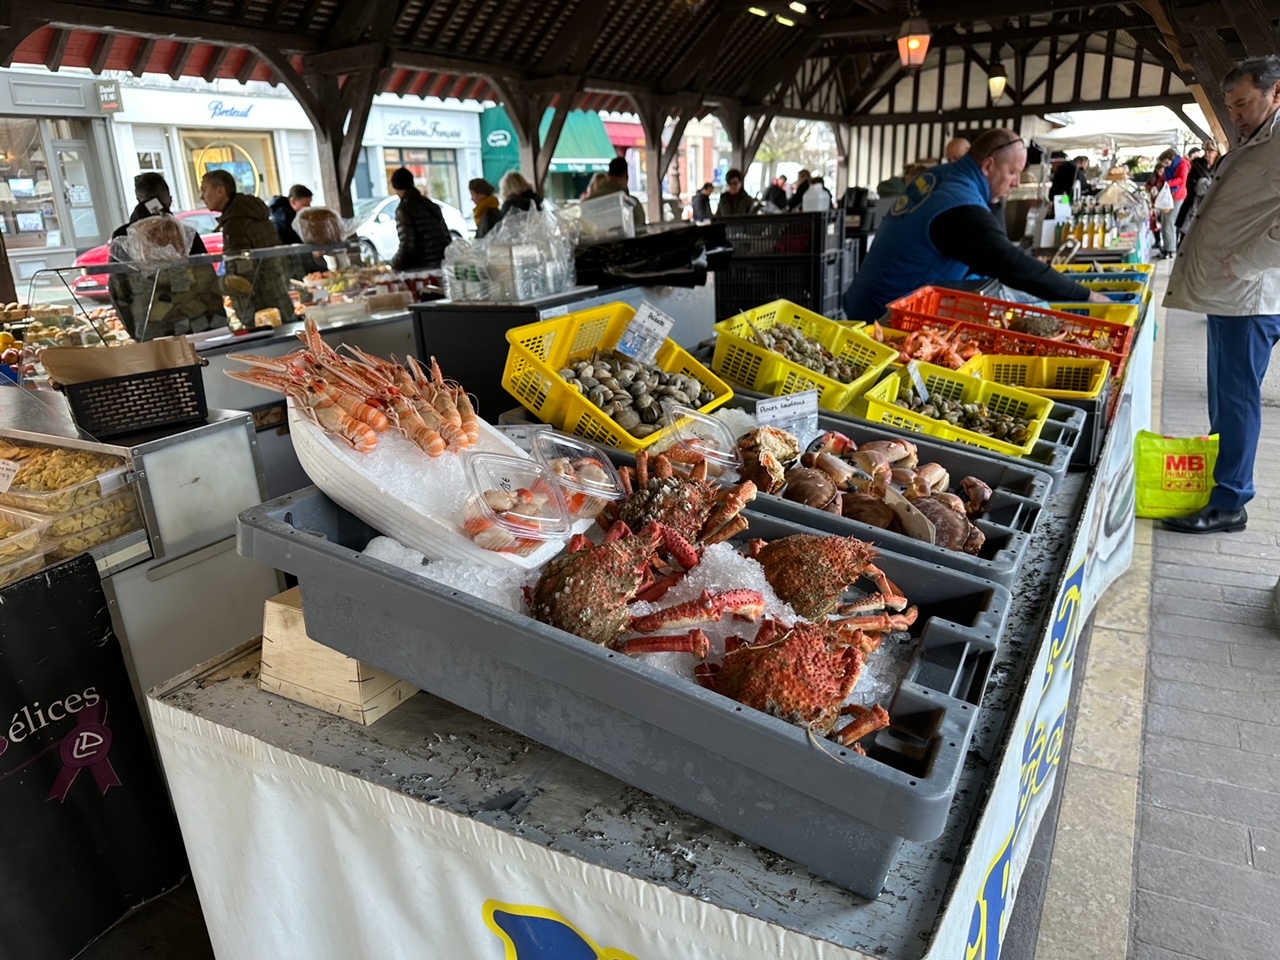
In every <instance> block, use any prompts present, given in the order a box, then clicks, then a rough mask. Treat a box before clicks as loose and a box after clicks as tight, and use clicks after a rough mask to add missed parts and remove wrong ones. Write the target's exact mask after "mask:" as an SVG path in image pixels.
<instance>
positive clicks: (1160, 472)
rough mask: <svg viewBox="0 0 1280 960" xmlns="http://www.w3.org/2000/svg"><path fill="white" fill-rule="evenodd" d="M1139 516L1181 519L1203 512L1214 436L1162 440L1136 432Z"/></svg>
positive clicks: (1215, 448)
mask: <svg viewBox="0 0 1280 960" xmlns="http://www.w3.org/2000/svg"><path fill="white" fill-rule="evenodd" d="M1133 453H1134V462H1135V464H1136V468H1137V469H1136V473H1137V485H1138V502H1137V514H1138V516H1140V517H1147V518H1149V519H1159V518H1161V517H1181V516H1186V515H1187V514H1191V513H1195V512H1196V511H1197V510H1203V509H1204V508H1205V507H1207V506H1208V505H1209V494H1210V493H1211V492H1212V491H1213V486H1214V483H1213V465H1214V463H1215V462H1216V461H1217V459H1218V435H1217V434H1216V433H1215V434H1214V435H1213V436H1211V437H1165V436H1161V435H1160V434H1158V433H1152V432H1151V431H1150V430H1139V431H1138V436H1137V438H1136V439H1135V440H1134V442H1133Z"/></svg>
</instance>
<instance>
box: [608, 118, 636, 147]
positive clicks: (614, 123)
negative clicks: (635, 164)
mask: <svg viewBox="0 0 1280 960" xmlns="http://www.w3.org/2000/svg"><path fill="white" fill-rule="evenodd" d="M604 130H605V133H607V134H608V135H609V142H610V143H612V144H613V145H614V146H615V147H617V148H618V149H620V150H625V149H626V148H627V147H643V146H644V127H643V126H641V125H640V124H638V123H625V122H623V121H621V120H605V121H604Z"/></svg>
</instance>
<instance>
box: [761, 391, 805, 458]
mask: <svg viewBox="0 0 1280 960" xmlns="http://www.w3.org/2000/svg"><path fill="white" fill-rule="evenodd" d="M755 417H756V422H757V423H758V424H760V425H761V426H762V427H777V428H778V429H779V430H786V431H787V432H788V433H792V434H795V436H796V438H797V439H798V440H799V441H800V442H801V444H802V445H803V444H806V443H808V441H809V440H811V439H812V438H813V437H814V436H816V435H817V434H818V391H817V390H805V391H804V392H802V393H788V394H787V395H785V396H782V397H770V398H769V399H768V400H757V401H756V414H755Z"/></svg>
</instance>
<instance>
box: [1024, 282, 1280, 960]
mask: <svg viewBox="0 0 1280 960" xmlns="http://www.w3.org/2000/svg"><path fill="white" fill-rule="evenodd" d="M1166 275H1167V266H1166V265H1163V264H1162V265H1161V271H1160V278H1159V279H1160V281H1163V280H1164V278H1165V276H1166ZM1163 286H1164V284H1163V282H1160V283H1159V284H1158V290H1157V295H1159V294H1160V293H1162V292H1163ZM1158 318H1159V323H1160V343H1158V346H1157V363H1156V370H1155V387H1154V389H1155V400H1156V403H1155V408H1156V409H1155V412H1156V418H1157V422H1156V424H1155V429H1157V430H1160V431H1162V432H1164V433H1169V434H1175V435H1183V436H1186V435H1193V434H1199V433H1204V432H1207V426H1208V418H1207V414H1206V412H1205V382H1204V363H1203V356H1204V327H1205V320H1204V317H1201V316H1195V315H1192V314H1186V313H1181V312H1176V311H1170V312H1169V313H1167V314H1166V313H1165V312H1164V311H1160V312H1159V314H1158ZM1256 478H1257V479H1256V483H1257V486H1258V497H1257V499H1256V500H1255V501H1254V502H1253V503H1251V504H1250V505H1249V514H1250V516H1249V529H1248V530H1246V531H1244V532H1243V533H1239V534H1215V535H1211V536H1207V537H1196V536H1191V535H1186V534H1176V533H1172V532H1169V531H1165V530H1163V529H1160V528H1158V526H1157V525H1155V524H1152V523H1150V522H1148V521H1139V524H1140V527H1139V534H1138V541H1139V542H1138V547H1137V549H1136V552H1135V557H1134V563H1133V567H1132V568H1131V569H1130V571H1129V572H1128V573H1127V574H1126V575H1125V576H1124V577H1123V578H1122V579H1121V580H1120V581H1118V582H1117V583H1116V584H1115V585H1114V586H1113V587H1112V588H1111V589H1110V590H1109V591H1108V592H1107V594H1106V595H1105V596H1104V597H1103V598H1102V600H1101V601H1100V602H1099V605H1098V609H1097V612H1096V621H1095V629H1094V632H1093V637H1092V640H1091V642H1090V644H1089V649H1088V655H1087V662H1086V665H1085V671H1084V677H1083V683H1082V686H1081V693H1080V698H1079V707H1078V713H1077V715H1076V720H1075V727H1074V733H1073V737H1072V740H1071V749H1070V753H1069V754H1068V759H1067V762H1066V763H1065V765H1064V767H1063V769H1062V770H1061V771H1060V773H1061V779H1062V784H1061V786H1060V788H1059V789H1061V790H1062V791H1063V793H1062V804H1061V816H1060V818H1059V820H1058V823H1057V826H1056V835H1055V837H1054V843H1053V854H1052V860H1051V865H1050V868H1049V879H1048V888H1047V891H1046V892H1045V895H1044V898H1043V915H1042V918H1041V924H1040V930H1039V944H1038V948H1037V950H1036V951H1035V958H1036V960H1276V958H1278V957H1280V823H1277V819H1280V627H1277V621H1276V619H1275V618H1274V615H1273V613H1272V609H1271V604H1272V588H1273V587H1274V586H1275V584H1276V581H1277V578H1278V577H1280V409H1275V408H1267V409H1266V410H1265V413H1264V423H1263V439H1262V442H1261V445H1260V448H1259V457H1258V465H1257V473H1256ZM1011 960H1023V958H1022V957H1017V958H1011Z"/></svg>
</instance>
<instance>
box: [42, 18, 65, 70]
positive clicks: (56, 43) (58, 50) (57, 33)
mask: <svg viewBox="0 0 1280 960" xmlns="http://www.w3.org/2000/svg"><path fill="white" fill-rule="evenodd" d="M70 42H71V31H70V30H59V29H58V28H57V27H54V28H53V39H52V40H50V41H49V49H48V51H47V52H46V53H45V55H44V65H45V69H47V70H51V71H52V72H54V73H57V72H58V68H59V67H61V66H62V61H63V59H64V58H65V57H66V55H67V44H68V43H70Z"/></svg>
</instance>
